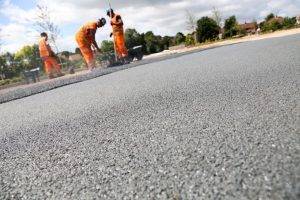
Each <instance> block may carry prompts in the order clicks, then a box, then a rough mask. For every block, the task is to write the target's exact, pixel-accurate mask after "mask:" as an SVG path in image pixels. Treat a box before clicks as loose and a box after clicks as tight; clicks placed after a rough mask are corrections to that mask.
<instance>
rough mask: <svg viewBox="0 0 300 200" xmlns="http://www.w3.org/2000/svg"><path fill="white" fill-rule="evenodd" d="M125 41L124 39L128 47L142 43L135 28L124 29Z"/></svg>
mask: <svg viewBox="0 0 300 200" xmlns="http://www.w3.org/2000/svg"><path fill="white" fill-rule="evenodd" d="M125 41H126V46H127V48H129V49H130V48H133V47H135V46H140V45H143V44H142V43H143V39H142V36H141V34H139V33H138V32H137V31H136V30H135V29H126V31H125Z"/></svg>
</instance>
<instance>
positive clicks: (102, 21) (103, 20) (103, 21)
mask: <svg viewBox="0 0 300 200" xmlns="http://www.w3.org/2000/svg"><path fill="white" fill-rule="evenodd" d="M98 23H101V24H102V26H104V25H105V24H106V19H105V18H103V17H102V18H101V19H99V20H98Z"/></svg>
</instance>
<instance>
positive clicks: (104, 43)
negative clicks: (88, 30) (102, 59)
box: [101, 40, 114, 53]
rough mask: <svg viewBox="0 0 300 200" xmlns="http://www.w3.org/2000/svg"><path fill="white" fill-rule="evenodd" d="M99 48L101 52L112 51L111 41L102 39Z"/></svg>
mask: <svg viewBox="0 0 300 200" xmlns="http://www.w3.org/2000/svg"><path fill="white" fill-rule="evenodd" d="M101 50H102V52H103V53H110V52H113V51H114V43H113V41H108V40H103V41H102V43H101Z"/></svg>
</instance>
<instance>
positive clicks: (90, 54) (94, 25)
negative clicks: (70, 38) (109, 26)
mask: <svg viewBox="0 0 300 200" xmlns="http://www.w3.org/2000/svg"><path fill="white" fill-rule="evenodd" d="M105 24H106V20H105V19H104V18H101V19H99V20H98V21H96V22H88V23H86V24H85V25H83V26H82V27H81V28H80V29H79V31H78V32H77V33H76V42H77V44H78V47H79V49H80V51H81V53H82V55H83V57H84V60H85V62H86V64H87V66H88V69H89V70H90V71H91V70H93V69H94V68H95V67H96V66H95V65H96V63H95V58H94V49H96V50H97V51H98V52H101V49H100V48H99V46H98V44H97V42H96V40H95V35H96V32H97V29H98V28H101V27H103V26H104V25H105ZM92 48H93V49H92Z"/></svg>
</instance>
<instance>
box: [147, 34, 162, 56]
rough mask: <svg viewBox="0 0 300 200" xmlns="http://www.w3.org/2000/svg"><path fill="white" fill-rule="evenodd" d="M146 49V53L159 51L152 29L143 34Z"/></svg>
mask: <svg viewBox="0 0 300 200" xmlns="http://www.w3.org/2000/svg"><path fill="white" fill-rule="evenodd" d="M144 40H145V46H146V51H147V53H148V54H151V53H157V52H159V45H158V41H157V38H156V36H155V35H154V33H153V32H152V31H148V32H147V33H145V35H144Z"/></svg>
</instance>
